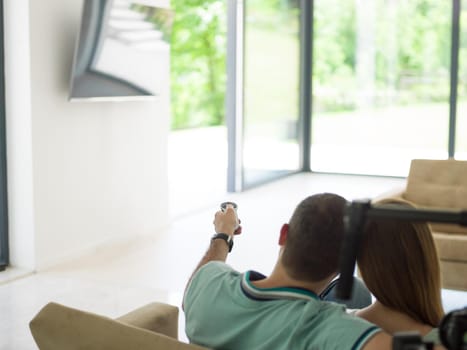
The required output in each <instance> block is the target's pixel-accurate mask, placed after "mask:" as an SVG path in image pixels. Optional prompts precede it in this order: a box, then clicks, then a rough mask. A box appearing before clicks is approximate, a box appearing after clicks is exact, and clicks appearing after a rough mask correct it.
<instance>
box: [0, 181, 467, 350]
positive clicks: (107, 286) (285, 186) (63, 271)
mask: <svg viewBox="0 0 467 350" xmlns="http://www.w3.org/2000/svg"><path fill="white" fill-rule="evenodd" d="M402 184H403V180H401V179H396V178H378V177H361V176H343V175H324V174H299V175H293V176H290V177H288V178H285V179H283V180H281V181H278V182H275V183H270V184H268V185H264V186H262V187H260V188H257V189H254V190H250V191H246V192H243V193H239V194H225V195H224V197H223V198H217V197H216V199H215V200H213V203H211V204H210V205H207V207H206V206H204V207H203V209H201V210H199V211H195V210H193V211H191V213H190V214H185V215H181V216H178V218H177V219H175V220H174V221H173V223H172V225H171V226H170V227H168V228H167V229H166V230H165V231H163V232H160V233H159V235H158V236H157V237H139V238H135V239H134V240H132V241H128V242H121V243H119V244H115V245H113V246H111V247H102V248H99V249H96V251H95V253H94V254H92V255H90V256H86V257H83V258H82V259H80V260H78V261H72V262H69V263H67V264H63V265H60V266H57V267H55V268H52V269H49V270H47V271H43V272H40V273H38V274H33V275H30V276H28V277H23V278H20V279H17V280H14V281H12V282H8V283H4V284H0V349H2V350H3V349H5V350H6V349H8V350H10V349H11V350H23V349H35V348H36V346H35V345H34V342H33V339H32V337H31V336H30V333H29V330H28V322H29V320H30V319H31V318H32V317H33V316H34V315H35V314H36V313H37V311H38V310H39V309H40V308H41V307H42V306H43V305H45V304H46V303H47V302H49V301H57V302H60V303H63V304H66V305H68V306H72V307H77V308H81V309H84V310H88V311H93V312H96V313H99V314H102V315H106V316H110V317H115V316H118V315H121V314H123V313H126V312H128V311H130V310H131V309H133V308H136V307H138V306H142V305H143V304H145V303H148V302H152V301H163V302H168V303H171V304H174V305H180V302H181V296H182V293H183V289H184V286H185V283H186V281H187V279H188V277H189V276H190V274H191V272H192V270H193V268H194V267H195V265H196V264H197V262H198V261H199V259H200V258H201V256H202V254H203V253H204V251H205V249H206V247H207V245H208V241H209V237H210V236H211V234H212V218H213V214H214V212H215V211H216V210H217V207H218V203H217V200H218V199H220V200H233V201H235V202H237V203H238V205H239V209H238V213H239V216H240V218H241V219H242V226H243V233H242V235H241V236H240V237H238V238H237V239H236V242H235V247H234V250H233V251H232V253H231V255H230V256H229V260H228V262H229V263H230V264H232V265H233V266H234V267H235V268H237V269H238V270H240V271H243V270H246V269H256V270H259V271H262V272H263V273H266V274H267V273H269V272H270V269H271V268H272V265H273V263H274V262H275V259H276V257H277V244H276V242H277V238H278V230H279V228H280V226H281V224H282V223H283V222H286V221H287V220H288V219H289V216H290V215H291V212H292V211H293V209H294V208H295V205H296V204H297V203H298V202H299V201H300V200H301V199H302V198H304V197H306V196H307V195H309V194H313V193H318V192H324V191H330V192H335V193H339V194H341V195H343V196H344V197H346V198H347V199H349V200H351V199H356V198H367V197H370V198H371V197H374V196H376V195H378V194H380V193H382V192H386V191H388V190H391V189H393V188H395V187H399V186H401V185H402ZM187 195H188V194H187ZM179 200H180V201H182V200H183V198H180V199H179ZM444 302H445V306H446V308H448V309H452V308H457V307H460V306H463V304H464V305H465V304H466V303H467V293H463V292H449V291H446V292H444ZM180 322H181V332H180V338H181V339H184V340H186V337H185V336H184V334H183V314H181V319H180Z"/></svg>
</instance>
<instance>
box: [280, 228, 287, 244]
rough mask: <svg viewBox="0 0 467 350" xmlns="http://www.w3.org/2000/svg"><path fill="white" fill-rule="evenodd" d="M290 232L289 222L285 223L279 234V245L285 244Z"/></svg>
mask: <svg viewBox="0 0 467 350" xmlns="http://www.w3.org/2000/svg"><path fill="white" fill-rule="evenodd" d="M288 234H289V224H284V225H282V227H281V232H280V235H279V245H280V246H284V245H285V241H287V235H288Z"/></svg>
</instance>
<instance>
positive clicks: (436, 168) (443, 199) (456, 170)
mask: <svg viewBox="0 0 467 350" xmlns="http://www.w3.org/2000/svg"><path fill="white" fill-rule="evenodd" d="M403 197H404V199H406V200H408V201H410V202H413V203H415V204H417V205H418V206H420V207H422V208H423V207H426V208H431V209H453V210H459V209H465V210H467V161H459V160H454V159H447V160H431V159H414V160H412V162H411V166H410V172H409V176H408V178H407V187H406V190H405V193H404V195H403ZM432 228H433V231H435V232H439V231H443V232H445V233H462V234H467V227H462V226H459V225H450V224H439V223H433V224H432Z"/></svg>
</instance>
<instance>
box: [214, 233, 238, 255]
mask: <svg viewBox="0 0 467 350" xmlns="http://www.w3.org/2000/svg"><path fill="white" fill-rule="evenodd" d="M215 239H222V240H224V241H225V243H227V245H228V247H229V253H230V252H231V251H232V247H233V237H232V236H231V235H228V234H226V233H216V234H215V235H214V236H212V238H211V241H214V240H215Z"/></svg>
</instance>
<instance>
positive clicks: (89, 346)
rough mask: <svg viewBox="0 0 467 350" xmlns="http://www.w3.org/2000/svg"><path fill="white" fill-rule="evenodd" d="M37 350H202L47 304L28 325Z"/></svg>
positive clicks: (83, 313) (144, 330) (137, 329)
mask: <svg viewBox="0 0 467 350" xmlns="http://www.w3.org/2000/svg"><path fill="white" fill-rule="evenodd" d="M29 328H30V329H31V333H32V335H33V338H34V340H35V342H36V344H37V345H38V347H39V349H41V350H82V349H86V350H106V349H109V350H128V349H139V350H158V349H160V350H193V349H198V350H202V349H205V348H203V347H199V346H196V345H192V344H186V343H183V342H181V341H178V340H176V339H173V338H171V337H168V336H166V335H163V334H159V333H155V332H151V331H148V330H146V329H142V328H138V327H134V326H131V325H128V324H125V323H122V322H120V321H117V320H113V319H111V318H108V317H104V316H100V315H96V314H93V313H90V312H85V311H81V310H77V309H73V308H70V307H66V306H63V305H60V304H57V303H48V304H47V305H46V306H44V307H43V308H42V309H41V310H40V311H39V313H38V314H37V315H36V316H35V317H34V318H33V319H32V320H31V322H30V323H29Z"/></svg>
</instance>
